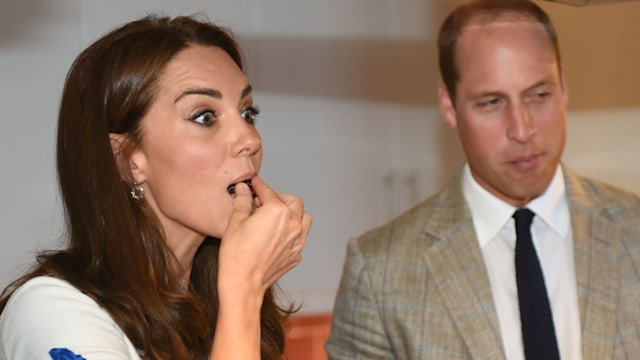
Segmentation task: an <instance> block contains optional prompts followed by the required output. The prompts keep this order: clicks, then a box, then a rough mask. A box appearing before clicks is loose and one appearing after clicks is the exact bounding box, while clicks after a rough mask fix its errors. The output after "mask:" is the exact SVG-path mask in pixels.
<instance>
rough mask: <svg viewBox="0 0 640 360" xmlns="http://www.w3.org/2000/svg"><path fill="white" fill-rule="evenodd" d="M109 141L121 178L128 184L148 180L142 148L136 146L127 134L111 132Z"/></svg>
mask: <svg viewBox="0 0 640 360" xmlns="http://www.w3.org/2000/svg"><path fill="white" fill-rule="evenodd" d="M109 143H110V144H111V151H112V152H113V158H114V159H115V161H116V165H117V166H118V172H120V178H121V179H122V180H123V181H124V182H126V183H127V184H132V183H134V182H135V183H138V184H142V183H144V182H145V181H146V175H145V172H144V168H145V167H144V166H143V164H144V163H145V157H144V153H142V151H141V150H138V149H136V148H134V147H133V146H132V144H131V142H130V140H129V138H128V137H127V135H123V134H116V133H110V134H109Z"/></svg>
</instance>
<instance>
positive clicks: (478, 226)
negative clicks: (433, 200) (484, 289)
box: [462, 165, 582, 360]
mask: <svg viewBox="0 0 640 360" xmlns="http://www.w3.org/2000/svg"><path fill="white" fill-rule="evenodd" d="M462 189H463V193H464V197H465V199H466V201H467V204H468V205H469V208H470V210H471V215H472V219H473V225H474V228H475V231H476V235H477V237H478V242H479V244H480V248H481V249H482V255H483V257H484V262H485V266H486V269H487V274H488V276H489V281H490V283H491V293H492V295H493V300H494V302H495V305H496V312H497V314H498V321H499V323H500V334H501V335H502V342H503V346H504V351H505V354H506V358H507V359H509V360H524V351H523V346H522V330H521V324H520V309H519V305H518V290H517V286H516V277H515V259H514V256H515V244H516V230H515V221H514V220H513V218H512V217H511V216H512V215H513V212H514V211H515V210H516V208H514V207H513V206H511V205H509V204H507V203H505V202H504V201H502V200H500V199H498V198H497V197H495V196H493V195H492V194H490V193H489V192H488V191H486V190H485V189H484V188H482V187H481V186H480V185H479V184H478V183H477V182H476V181H475V179H474V178H473V176H472V175H471V170H470V169H469V165H466V166H465V169H464V175H463V180H462ZM526 207H527V208H529V209H530V210H531V211H533V212H534V213H535V214H536V216H535V217H534V218H533V224H532V226H531V237H532V240H533V245H534V246H535V248H536V252H537V253H538V258H539V259H540V266H541V267H542V272H543V274H544V279H545V285H546V287H547V294H548V296H549V301H550V303H551V313H552V315H553V322H554V326H555V331H556V337H557V339H558V347H559V350H560V357H561V358H562V359H571V360H580V359H582V350H581V341H582V340H581V335H580V333H581V331H580V315H579V309H578V291H577V285H576V274H575V266H574V259H573V241H572V232H571V220H570V215H569V206H568V203H567V197H566V190H565V184H564V176H563V174H562V169H561V167H560V166H558V169H557V170H556V173H555V175H554V177H553V179H552V181H551V183H550V184H549V187H548V188H547V189H546V190H545V192H544V193H543V194H542V195H540V196H539V197H537V198H536V199H534V200H532V201H531V202H530V203H529V204H527V205H526Z"/></svg>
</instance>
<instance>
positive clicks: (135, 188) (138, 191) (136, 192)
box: [129, 181, 144, 202]
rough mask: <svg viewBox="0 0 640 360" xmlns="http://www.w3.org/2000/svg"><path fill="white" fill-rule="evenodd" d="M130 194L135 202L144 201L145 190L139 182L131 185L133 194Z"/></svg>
mask: <svg viewBox="0 0 640 360" xmlns="http://www.w3.org/2000/svg"><path fill="white" fill-rule="evenodd" d="M129 194H131V198H132V199H133V200H135V201H138V202H141V201H142V200H144V188H143V187H142V185H141V184H138V182H137V181H134V182H133V185H131V192H130V193H129Z"/></svg>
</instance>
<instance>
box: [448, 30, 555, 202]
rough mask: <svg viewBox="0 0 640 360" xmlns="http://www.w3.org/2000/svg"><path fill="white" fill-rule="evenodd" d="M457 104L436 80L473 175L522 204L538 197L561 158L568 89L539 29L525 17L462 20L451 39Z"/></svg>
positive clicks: (505, 197) (488, 187)
mask: <svg viewBox="0 0 640 360" xmlns="http://www.w3.org/2000/svg"><path fill="white" fill-rule="evenodd" d="M456 46H457V49H456V50H457V55H456V56H457V57H456V62H457V67H458V72H459V80H458V83H457V90H456V91H457V92H456V96H455V103H452V100H451V97H450V96H449V94H448V92H447V90H446V88H445V86H444V85H443V84H441V85H440V89H439V94H440V106H441V110H442V112H443V114H444V116H445V120H446V121H447V122H448V123H449V124H450V125H451V126H453V127H457V129H458V134H459V136H460V139H461V142H462V145H463V147H464V151H465V154H466V157H467V161H468V163H469V166H470V168H471V173H472V175H473V177H474V179H475V180H476V181H477V182H478V183H479V184H480V185H481V186H482V187H483V188H485V189H486V190H487V191H489V192H490V193H492V194H493V195H495V196H497V197H498V198H500V199H502V200H504V201H506V202H507V203H509V204H511V205H513V206H516V207H520V206H522V205H525V204H526V203H528V202H529V201H530V200H531V199H533V198H535V197H537V196H539V195H540V194H541V193H542V192H544V190H545V189H546V187H547V185H548V184H549V182H550V181H551V179H552V177H553V175H554V172H555V170H556V168H557V166H558V163H559V162H560V157H561V155H562V151H563V148H564V143H565V134H566V114H565V113H566V106H567V95H566V87H565V86H564V84H563V78H562V76H561V71H560V66H559V64H558V63H557V60H556V56H555V52H554V49H553V46H552V44H551V41H550V40H549V38H548V37H547V35H546V32H545V30H544V28H543V26H542V25H541V24H539V23H537V22H534V21H529V20H526V19H505V20H502V21H494V22H487V23H474V24H470V25H467V26H466V27H465V28H464V30H463V31H462V33H461V36H460V38H459V39H458V43H457V45H456Z"/></svg>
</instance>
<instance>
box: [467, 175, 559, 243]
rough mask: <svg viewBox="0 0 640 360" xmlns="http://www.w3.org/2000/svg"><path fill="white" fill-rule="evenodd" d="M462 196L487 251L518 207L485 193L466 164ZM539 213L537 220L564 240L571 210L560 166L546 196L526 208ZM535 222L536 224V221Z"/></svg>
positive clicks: (480, 240)
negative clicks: (486, 246) (487, 245)
mask: <svg viewBox="0 0 640 360" xmlns="http://www.w3.org/2000/svg"><path fill="white" fill-rule="evenodd" d="M462 193H463V195H464V198H465V200H466V201H467V204H468V205H469V209H470V210H471V218H472V219H473V226H474V228H475V230H476V236H477V237H478V243H479V244H480V247H481V248H482V247H484V246H485V245H486V244H487V243H489V241H491V239H493V238H494V237H495V236H496V235H497V234H498V232H500V230H501V229H502V228H503V227H504V226H505V224H506V223H507V222H508V221H509V220H510V219H511V216H512V215H513V212H514V211H515V210H516V208H515V207H513V206H511V205H510V204H507V203H506V202H504V201H502V200H501V199H499V198H497V197H496V196H494V195H493V194H491V193H489V192H488V191H487V190H485V189H484V188H483V187H482V186H480V184H478V182H477V181H476V180H475V179H474V178H473V176H472V175H471V169H470V168H469V164H465V166H464V170H463V175H462ZM526 207H528V208H529V209H530V210H531V211H533V212H534V213H536V215H537V216H536V218H537V219H541V220H542V221H544V222H545V223H546V224H548V225H549V226H550V227H551V228H552V229H553V230H554V231H556V232H557V233H558V234H560V236H562V237H566V236H567V234H568V231H569V207H568V204H567V198H566V189H565V184H564V175H563V174H562V168H561V166H559V165H558V168H557V169H556V172H555V174H554V176H553V178H552V179H551V183H549V186H548V187H547V189H546V190H545V191H544V193H542V195H540V196H538V197H537V198H535V199H533V200H532V201H531V202H529V204H527V205H526ZM534 221H536V220H535V219H534Z"/></svg>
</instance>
